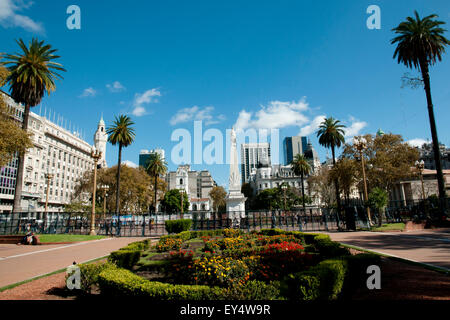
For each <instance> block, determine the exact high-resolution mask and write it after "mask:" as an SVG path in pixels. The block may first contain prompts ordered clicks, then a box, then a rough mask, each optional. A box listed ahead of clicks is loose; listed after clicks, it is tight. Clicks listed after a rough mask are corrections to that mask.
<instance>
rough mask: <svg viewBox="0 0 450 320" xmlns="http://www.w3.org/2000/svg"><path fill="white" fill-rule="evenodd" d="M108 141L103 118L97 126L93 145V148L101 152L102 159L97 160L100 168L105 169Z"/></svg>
mask: <svg viewBox="0 0 450 320" xmlns="http://www.w3.org/2000/svg"><path fill="white" fill-rule="evenodd" d="M107 141H108V135H107V134H106V129H105V122H104V121H103V116H102V118H101V119H100V122H99V123H98V126H97V131H96V132H95V135H94V145H95V148H96V149H97V150H99V151H101V152H102V157H101V158H100V159H99V160H98V164H99V165H100V167H101V168H106V167H107V165H106V160H105V157H106V142H107Z"/></svg>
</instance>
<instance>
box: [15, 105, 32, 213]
mask: <svg viewBox="0 0 450 320" xmlns="http://www.w3.org/2000/svg"><path fill="white" fill-rule="evenodd" d="M29 116H30V106H29V105H26V106H25V109H24V112H23V122H22V129H23V130H25V131H28V118H29ZM17 162H18V166H17V175H16V188H15V190H14V205H13V221H14V219H17V221H18V214H19V212H20V211H21V209H22V207H21V205H22V204H21V202H22V188H23V176H24V171H25V153H24V154H19V155H18V156H17Z"/></svg>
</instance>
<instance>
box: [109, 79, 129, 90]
mask: <svg viewBox="0 0 450 320" xmlns="http://www.w3.org/2000/svg"><path fill="white" fill-rule="evenodd" d="M106 87H107V88H108V90H109V91H111V92H121V91H124V90H125V87H124V86H123V85H122V84H121V83H120V82H119V81H114V82H113V83H112V84H107V85H106Z"/></svg>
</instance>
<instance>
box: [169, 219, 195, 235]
mask: <svg viewBox="0 0 450 320" xmlns="http://www.w3.org/2000/svg"><path fill="white" fill-rule="evenodd" d="M164 224H165V226H166V231H167V232H168V233H180V232H182V231H188V230H189V229H190V228H191V225H192V220H191V219H179V220H166V221H165V222H164Z"/></svg>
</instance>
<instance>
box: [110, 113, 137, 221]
mask: <svg viewBox="0 0 450 320" xmlns="http://www.w3.org/2000/svg"><path fill="white" fill-rule="evenodd" d="M133 124H134V122H133V121H131V119H130V117H128V116H125V115H120V116H119V117H115V120H114V121H113V124H112V125H111V126H109V127H108V128H107V129H106V133H107V134H108V135H109V136H108V141H109V142H110V143H111V144H112V145H113V146H114V145H116V144H118V145H119V160H118V162H117V177H116V181H117V183H116V213H117V214H118V215H119V216H120V205H119V199H120V167H121V166H122V165H121V163H122V148H123V147H128V146H129V145H130V144H132V143H133V141H134V138H135V136H136V134H135V133H134V129H133V128H132V127H131V126H132V125H133Z"/></svg>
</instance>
